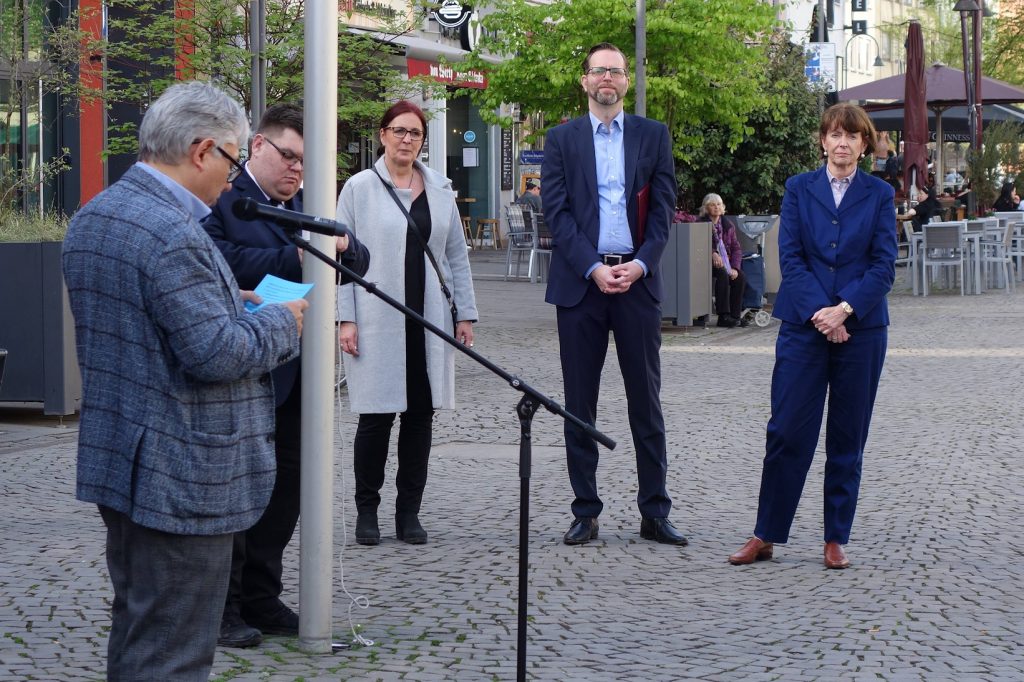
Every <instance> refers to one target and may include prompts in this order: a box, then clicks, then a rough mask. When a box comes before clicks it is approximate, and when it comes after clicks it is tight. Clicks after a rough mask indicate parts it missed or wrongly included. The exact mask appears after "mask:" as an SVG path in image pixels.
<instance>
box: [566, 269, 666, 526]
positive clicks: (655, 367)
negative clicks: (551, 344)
mask: <svg viewBox="0 0 1024 682" xmlns="http://www.w3.org/2000/svg"><path fill="white" fill-rule="evenodd" d="M557 317H558V343H559V352H560V355H561V360H562V379H563V382H564V387H565V407H566V409H567V410H568V411H569V412H571V413H573V414H574V415H576V416H577V417H579V418H580V419H582V420H583V421H585V422H587V423H588V424H594V423H595V420H596V418H597V396H598V393H599V391H600V388H601V370H602V368H603V367H604V361H605V356H606V355H607V352H608V332H609V330H610V331H611V332H612V334H613V335H614V337H615V348H616V352H617V355H618V359H619V367H620V368H621V370H622V377H623V382H624V388H625V392H626V402H627V405H628V410H627V411H628V413H629V428H630V431H632V434H633V447H634V449H635V450H636V469H637V479H638V481H639V485H640V491H639V493H638V495H637V506H638V507H639V508H640V514H641V515H642V516H644V517H648V518H663V517H667V516H668V515H669V511H670V510H671V508H672V501H671V500H670V499H669V496H668V491H667V490H666V487H665V479H666V475H667V473H668V462H667V456H666V452H665V419H664V417H663V416H662V412H661V396H660V394H661V356H660V350H661V306H660V305H659V304H658V302H657V301H655V300H654V298H652V297H651V294H650V293H649V292H648V291H647V288H646V287H644V286H642V284H641V283H640V282H636V283H634V284H633V285H632V286H631V287H630V288H629V291H627V292H626V293H624V294H611V295H609V294H602V293H601V291H600V290H599V289H598V288H597V285H596V284H594V283H593V282H591V283H590V285H589V287H588V288H587V293H586V294H585V295H584V297H583V300H582V301H580V303H578V304H577V305H575V306H573V307H571V308H568V307H563V306H558V308H557ZM565 446H566V457H567V460H568V467H569V481H570V483H572V490H573V492H574V493H575V495H576V499H575V500H574V501H573V503H572V513H573V515H575V516H579V517H596V516H598V515H599V514H600V513H601V510H602V509H603V508H604V505H603V503H602V502H601V498H600V497H599V496H598V494H597V462H598V451H597V447H598V446H597V443H596V442H595V441H594V440H593V439H592V438H590V437H589V436H587V435H586V433H584V432H583V430H582V429H579V428H578V427H576V426H574V425H573V424H570V423H569V422H566V423H565Z"/></svg>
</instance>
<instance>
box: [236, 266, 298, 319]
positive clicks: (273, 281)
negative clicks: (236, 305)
mask: <svg viewBox="0 0 1024 682" xmlns="http://www.w3.org/2000/svg"><path fill="white" fill-rule="evenodd" d="M312 288H313V283H312V282H310V283H309V284H303V283H301V282H290V281H288V280H286V279H281V278H280V277H275V276H274V275H267V276H265V277H264V278H263V281H262V282H260V283H259V286H257V287H256V289H254V291H255V292H256V293H257V294H259V296H260V298H262V299H263V303H260V304H259V305H256V304H255V303H253V302H251V301H246V302H245V309H246V310H248V311H249V312H250V313H254V312H256V311H257V310H259V309H260V308H262V307H263V306H265V305H267V304H268V303H284V302H285V301H294V300H295V299H298V298H303V297H304V296H305V295H306V294H308V293H309V290H310V289H312Z"/></svg>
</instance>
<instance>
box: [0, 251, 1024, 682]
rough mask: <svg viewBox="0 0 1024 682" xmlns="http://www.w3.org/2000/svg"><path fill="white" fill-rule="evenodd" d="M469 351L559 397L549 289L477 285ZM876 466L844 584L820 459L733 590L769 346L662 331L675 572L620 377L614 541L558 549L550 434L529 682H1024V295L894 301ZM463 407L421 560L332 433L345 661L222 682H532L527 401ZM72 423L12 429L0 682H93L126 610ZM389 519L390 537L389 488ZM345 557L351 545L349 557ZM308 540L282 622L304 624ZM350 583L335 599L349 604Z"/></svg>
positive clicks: (476, 373)
mask: <svg viewBox="0 0 1024 682" xmlns="http://www.w3.org/2000/svg"><path fill="white" fill-rule="evenodd" d="M496 258H497V257H496V256H494V255H493V254H492V255H491V256H490V258H489V259H486V260H481V257H480V256H479V255H478V254H474V267H475V269H476V270H477V272H478V275H479V277H478V280H477V293H478V298H479V301H480V309H481V311H482V316H483V320H482V321H481V323H480V324H479V326H478V337H477V343H476V349H477V350H479V351H480V352H481V353H483V354H485V355H486V356H488V357H489V358H491V359H492V360H494V361H495V362H498V363H499V364H501V365H503V366H505V367H506V368H508V369H509V370H510V371H511V372H513V373H517V374H521V375H522V376H523V377H524V378H525V379H526V380H527V381H529V382H530V383H531V384H533V385H534V386H535V387H537V388H538V389H540V390H543V391H546V392H549V393H550V394H551V395H552V396H553V397H555V398H556V399H557V400H561V397H562V396H561V387H560V384H561V381H560V374H559V370H558V361H557V339H556V334H555V327H554V313H553V310H552V309H551V308H550V307H549V306H547V305H545V304H544V303H543V286H542V285H531V284H529V283H525V282H508V283H505V282H501V281H494V279H492V278H487V277H486V275H487V274H488V273H491V274H493V273H494V272H497V271H500V265H501V263H498V261H497V259H496ZM891 307H892V318H893V326H892V328H891V332H890V339H889V341H890V347H889V355H888V360H887V363H886V368H885V371H884V374H883V378H882V383H881V387H880V390H879V394H878V401H877V405H876V412H875V417H874V421H873V428H872V434H871V439H870V441H869V444H868V452H867V455H866V458H865V467H864V480H863V484H862V494H861V503H860V513H859V514H858V517H857V521H856V523H855V525H854V533H853V538H852V540H851V543H850V545H849V548H848V551H849V554H850V557H851V560H852V561H853V566H852V567H851V568H850V569H848V570H846V571H827V570H825V569H824V568H823V566H822V562H821V552H822V544H821V542H822V522H821V503H820V500H821V495H822V491H821V488H822V485H821V481H822V461H821V460H822V459H823V454H821V453H819V457H818V459H817V460H816V461H815V464H814V467H813V469H812V472H811V474H810V476H809V477H808V483H807V486H806V490H805V495H804V503H803V504H802V505H801V507H800V509H799V511H798V514H797V518H796V523H795V526H794V529H793V534H792V538H791V542H790V543H789V544H788V545H786V546H784V547H778V548H777V549H776V557H775V559H774V560H772V561H769V562H763V563H759V564H756V565H752V566H744V567H732V566H729V565H728V564H727V563H726V561H725V557H726V556H727V555H728V554H729V553H730V552H732V551H734V550H735V549H736V548H737V547H739V546H740V545H741V544H742V543H743V542H744V541H745V540H746V538H747V537H748V536H749V534H750V532H751V529H752V525H753V521H754V511H755V505H756V497H757V488H758V483H759V476H760V462H761V458H762V456H763V454H762V453H763V448H764V442H763V441H764V427H765V423H766V420H767V418H768V410H769V407H768V388H769V379H770V373H771V368H772V362H773V357H772V353H773V344H774V340H775V333H776V330H777V323H775V322H773V323H772V325H771V326H769V327H767V328H764V329H757V328H751V329H742V330H741V329H733V330H718V329H711V330H707V331H700V332H694V331H693V330H682V329H677V328H672V327H666V328H665V330H664V349H663V354H662V360H663V377H664V389H663V401H664V409H665V415H666V420H667V423H668V437H669V448H670V453H671V454H670V457H671V459H670V463H669V490H670V492H671V494H672V496H673V498H674V501H675V505H674V509H673V514H672V518H673V520H674V521H675V523H676V525H677V526H678V527H679V528H680V529H681V530H683V531H684V532H685V533H686V534H687V535H688V536H689V538H690V545H689V546H688V547H686V548H681V549H680V548H674V547H667V546H662V545H658V544H654V543H651V542H646V541H643V540H641V539H640V537H639V534H638V530H639V518H638V514H637V511H636V503H635V494H636V474H635V463H634V459H633V447H632V444H631V443H630V439H629V434H628V428H627V426H626V423H625V418H624V414H625V403H624V398H623V395H622V391H621V390H620V388H619V386H620V382H621V377H620V375H619V373H618V369H617V367H616V366H615V364H614V362H612V363H610V364H609V366H608V368H607V369H606V375H605V381H604V389H603V391H602V397H601V412H600V415H599V427H600V428H602V429H603V430H605V432H606V433H608V434H609V435H610V436H611V437H613V438H615V439H616V440H617V441H618V447H617V448H616V449H615V450H614V451H613V452H607V451H603V452H602V462H601V465H600V469H599V482H600V485H601V491H602V495H603V497H604V501H605V512H604V514H603V515H602V517H601V531H600V538H599V539H598V540H597V541H595V542H593V543H591V544H589V545H587V546H583V547H576V548H573V547H567V546H565V545H563V544H562V543H561V535H562V533H563V532H564V531H565V530H566V528H567V527H568V523H569V521H570V515H569V509H568V505H569V502H570V500H571V491H570V488H569V484H568V480H567V476H566V474H565V471H564V469H565V465H564V454H563V451H562V449H561V447H560V446H561V442H562V436H561V425H560V424H559V422H558V420H556V419H555V418H554V416H553V415H551V414H549V413H547V412H543V411H542V412H541V413H538V415H537V418H536V420H535V422H534V430H533V436H534V450H533V455H534V469H533V477H532V482H531V491H532V497H531V512H532V513H531V527H530V531H531V532H530V536H531V547H530V552H531V555H530V558H531V566H530V610H529V616H530V621H529V629H528V637H529V639H528V650H527V653H528V675H529V677H530V678H532V679H537V680H680V679H702V680H738V679H743V680H831V679H840V678H841V679H852V680H894V681H895V680H925V679H927V680H930V681H931V680H954V679H956V680H1021V679H1024V597H1022V594H1024V584H1022V582H1024V581H1022V578H1024V570H1022V568H1021V566H1022V563H1024V555H1022V550H1021V547H1022V546H1024V545H1022V543H1021V541H1020V532H1019V528H1020V524H1019V518H1020V513H1021V509H1022V508H1024V480H1022V478H1024V477H1022V473H1021V472H1022V460H1021V454H1020V450H1021V442H1022V440H1024V421H1022V417H1021V414H1022V409H1021V408H1022V404H1024V400H1022V395H1024V393H1022V388H1021V386H1022V378H1024V344H1022V342H1021V338H1022V336H1024V292H1022V291H1021V289H1018V291H1017V293H1015V294H1012V295H1006V294H1004V293H1002V292H1001V291H995V292H989V293H986V294H984V295H982V296H973V297H971V296H969V297H963V298H961V297H960V296H958V295H953V294H950V293H948V292H946V293H940V294H939V295H935V296H931V297H929V298H927V299H923V298H914V297H912V296H910V295H909V294H908V293H907V292H906V291H905V290H903V289H897V290H896V291H895V292H894V293H893V295H892V297H891ZM459 373H460V379H459V388H460V407H459V409H458V410H456V411H452V412H443V413H439V414H438V417H437V418H436V427H435V436H434V439H435V449H434V456H433V458H432V462H431V473H430V481H429V483H428V489H427V495H426V499H425V502H424V509H423V514H422V519H423V521H424V525H425V526H426V528H427V529H428V531H429V532H430V543H429V544H427V545H425V546H422V547H413V546H409V545H404V544H402V543H399V542H397V541H396V540H395V539H394V532H393V529H392V528H390V527H389V526H388V524H386V523H385V524H383V527H382V530H383V531H384V536H385V537H384V541H383V543H382V544H381V545H379V546H377V547H361V546H358V545H355V544H354V543H353V538H352V529H353V526H354V518H353V514H352V507H351V504H350V503H349V499H350V494H351V486H352V481H351V473H350V470H351V449H350V444H351V436H352V433H353V425H354V419H353V417H352V415H350V414H349V413H348V412H347V411H346V410H347V408H345V407H344V406H343V407H342V409H340V410H339V419H338V421H339V431H340V433H341V434H343V436H342V437H341V438H339V443H340V447H339V451H338V453H337V457H336V467H335V473H334V476H335V496H336V507H335V510H336V513H335V517H334V518H335V552H336V554H337V555H338V556H339V562H340V564H339V566H337V567H336V570H335V575H334V582H335V593H334V595H333V613H334V623H335V631H336V637H337V639H338V640H339V641H351V639H352V637H351V633H350V631H349V627H350V625H349V623H350V620H349V607H350V601H349V597H347V596H346V593H345V591H344V589H343V587H344V588H347V590H348V592H350V593H351V594H352V595H353V596H356V597H365V598H366V599H367V600H368V601H369V606H368V608H366V609H359V608H353V609H352V613H351V622H352V623H354V624H355V625H356V626H357V627H358V628H359V630H360V632H361V633H362V635H363V636H365V637H367V638H368V639H371V640H373V642H374V643H373V644H372V645H370V646H365V645H362V646H355V647H353V648H351V649H348V650H344V651H341V652H339V653H335V654H332V655H310V654H307V653H304V652H302V651H300V649H299V647H298V641H297V640H296V639H292V638H282V637H270V638H268V639H267V641H266V642H265V643H264V644H263V645H261V646H260V647H259V648H257V649H250V650H237V649H219V650H218V653H217V659H216V663H215V666H214V675H213V679H217V680H229V679H233V680H282V681H283V680H348V679H351V680H377V679H380V680H399V679H403V680H507V679H512V678H514V676H515V665H516V634H517V633H516V595H517V592H516V587H517V583H516V575H517V537H518V503H519V502H518V497H519V479H518V468H517V452H518V449H517V445H516V444H517V442H518V422H517V421H516V419H515V417H514V412H513V408H514V405H515V403H516V401H517V394H516V393H515V392H514V391H512V390H511V389H510V388H508V387H506V386H503V385H502V384H501V383H500V382H498V381H497V380H494V379H492V378H491V377H490V376H489V375H488V374H487V373H486V372H485V371H484V370H482V369H479V368H476V367H472V366H470V365H469V364H467V362H463V361H460V369H459ZM75 433H76V421H75V420H74V419H69V420H65V424H64V426H63V427H58V426H57V425H56V422H55V421H54V420H52V419H34V418H31V415H26V414H25V413H24V412H21V411H12V410H9V409H8V410H4V411H0V463H2V465H3V471H4V473H3V475H2V479H0V518H3V523H2V524H0V538H2V543H3V544H2V548H3V552H2V559H0V679H2V680H97V679H101V678H102V675H103V666H104V657H105V646H106V632H107V629H108V623H109V620H108V619H109V615H108V601H109V599H110V587H109V583H108V581H107V578H106V569H105V566H104V559H103V532H102V523H101V521H100V519H99V516H98V514H97V513H96V511H95V510H94V509H93V508H91V507H90V506H88V505H84V504H82V503H79V502H76V501H75V500H74V497H73V480H74V447H75ZM387 481H388V483H387V484H386V486H387V487H386V493H385V495H384V498H385V501H384V503H383V505H382V509H381V518H382V519H388V518H390V516H391V514H392V513H393V509H394V507H393V505H394V499H393V487H392V486H393V481H394V469H393V467H392V468H389V473H388V479H387ZM346 542H347V543H349V544H346ZM297 551H298V548H297V542H296V543H293V546H292V547H291V548H290V550H289V555H288V557H286V565H287V573H286V576H285V582H286V591H285V598H286V600H289V601H290V602H291V603H292V604H293V605H296V606H297V603H296V601H297V599H298V588H297V565H298V554H297ZM342 579H343V581H344V584H342Z"/></svg>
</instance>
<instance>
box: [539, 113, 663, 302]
mask: <svg viewBox="0 0 1024 682" xmlns="http://www.w3.org/2000/svg"><path fill="white" fill-rule="evenodd" d="M622 132H623V151H624V154H625V171H626V178H625V179H626V213H627V218H628V220H629V230H630V233H631V234H632V237H633V248H634V249H635V251H636V258H638V259H640V260H642V261H643V262H644V264H646V265H647V267H648V273H647V277H645V278H644V279H643V280H642V282H643V286H645V287H646V288H647V290H648V291H649V292H650V294H651V296H652V297H653V298H654V300H655V301H660V300H661V275H660V273H659V266H660V264H661V254H662V251H664V249H665V243H666V242H667V241H668V231H669V225H670V224H671V223H672V216H673V212H674V207H675V202H676V179H675V166H674V165H673V162H672V142H671V138H670V137H669V133H668V127H667V126H665V124H663V123H659V122H658V121H652V120H650V119H646V118H643V117H642V116H634V115H632V114H626V115H625V118H624V120H623V125H622ZM541 177H542V178H543V181H544V217H545V219H546V221H547V224H548V226H549V227H550V228H551V235H552V237H553V238H554V246H553V249H552V254H551V268H550V273H549V276H548V288H547V294H546V297H545V300H546V301H547V302H548V303H552V304H554V305H560V306H574V305H576V304H577V303H579V302H580V300H582V298H583V295H584V293H586V290H587V287H588V286H589V280H588V279H587V278H586V275H587V271H588V270H589V269H590V268H591V266H593V265H594V263H596V262H598V261H600V259H601V258H600V254H598V252H597V240H598V233H599V231H600V216H599V208H598V195H597V161H596V159H595V156H594V131H593V128H592V127H591V123H590V116H589V114H588V115H584V116H581V117H580V118H577V119H574V120H572V121H569V122H568V123H564V124H562V125H559V126H556V127H554V128H552V129H551V130H549V131H548V133H547V136H546V139H545V144H544V164H543V166H542V168H541ZM641 191H643V192H646V193H647V201H646V204H647V219H646V225H645V229H644V233H643V239H641V238H640V236H639V235H638V231H637V224H638V213H639V205H640V199H639V195H640V193H641Z"/></svg>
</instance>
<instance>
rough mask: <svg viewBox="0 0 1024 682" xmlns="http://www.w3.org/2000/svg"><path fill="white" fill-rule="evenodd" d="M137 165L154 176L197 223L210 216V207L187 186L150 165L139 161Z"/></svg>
mask: <svg viewBox="0 0 1024 682" xmlns="http://www.w3.org/2000/svg"><path fill="white" fill-rule="evenodd" d="M135 165H136V166H138V167H139V168H141V169H142V170H144V171H146V172H147V173H149V174H150V175H152V176H153V177H154V178H156V180H157V182H159V183H160V184H161V185H163V186H164V187H166V188H167V190H168V191H169V192H170V193H171V194H173V195H174V198H175V199H177V200H178V201H180V202H181V204H182V206H183V207H184V208H185V210H186V211H188V212H189V213H191V214H192V217H193V218H195V219H196V222H199V221H201V220H202V219H203V218H205V217H206V216H208V215H210V207H209V206H207V205H206V204H204V203H203V202H202V201H201V200H200V199H199V197H197V196H196V195H195V194H192V192H190V191H189V190H188V189H186V188H185V186H184V185H182V184H181V183H179V182H178V181H177V180H175V179H174V178H172V177H171V176H169V175H167V174H166V173H164V172H163V171H161V170H158V169H157V168H154V167H153V166H150V165H149V164H148V163H144V162H142V161H137V162H136V163H135Z"/></svg>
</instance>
